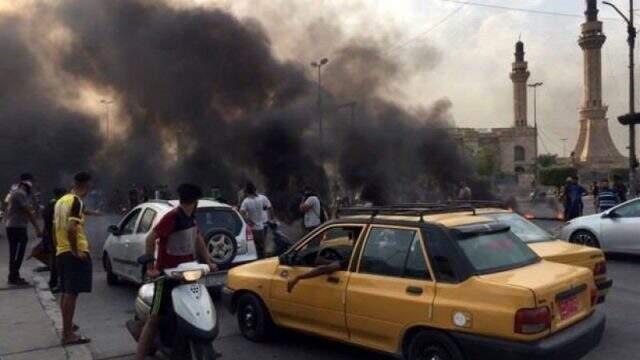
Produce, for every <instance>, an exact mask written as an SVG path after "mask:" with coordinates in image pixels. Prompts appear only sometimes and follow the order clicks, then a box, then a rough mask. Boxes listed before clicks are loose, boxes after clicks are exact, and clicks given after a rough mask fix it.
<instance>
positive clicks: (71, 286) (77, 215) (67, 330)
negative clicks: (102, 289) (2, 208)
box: [5, 172, 95, 345]
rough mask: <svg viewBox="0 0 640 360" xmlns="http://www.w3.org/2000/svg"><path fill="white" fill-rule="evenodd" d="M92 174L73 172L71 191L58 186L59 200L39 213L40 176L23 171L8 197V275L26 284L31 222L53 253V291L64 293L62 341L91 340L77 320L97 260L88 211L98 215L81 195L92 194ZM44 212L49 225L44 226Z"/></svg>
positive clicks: (90, 286) (51, 283) (10, 282)
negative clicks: (92, 253) (92, 250)
mask: <svg viewBox="0 0 640 360" xmlns="http://www.w3.org/2000/svg"><path fill="white" fill-rule="evenodd" d="M90 181H91V176H90V175H89V174H88V173H85V172H81V173H78V174H76V175H75V176H74V181H73V187H72V188H71V190H70V191H66V189H63V188H57V189H55V191H54V198H53V199H52V200H51V201H50V202H49V203H48V204H47V206H46V207H45V209H44V211H40V209H39V208H38V205H37V202H36V201H35V200H34V197H33V195H34V194H33V192H34V191H33V189H34V182H35V178H34V176H33V175H31V174H28V173H24V174H22V175H21V176H20V180H19V182H18V184H16V186H13V187H12V189H11V190H10V192H9V194H8V195H7V196H6V198H5V203H6V213H5V227H6V233H7V239H8V242H9V257H10V258H9V277H8V283H9V284H11V285H27V284H28V283H27V281H26V280H25V279H24V278H22V277H21V276H20V268H21V266H22V261H23V259H24V255H25V251H26V246H27V243H28V241H29V236H28V225H29V223H31V224H32V225H33V227H34V229H35V232H36V235H37V236H38V237H42V239H43V247H44V249H45V251H47V252H49V253H50V254H51V255H50V257H49V269H50V271H51V274H50V279H49V285H50V287H51V289H52V291H54V292H61V293H62V297H61V299H60V308H61V312H62V321H63V334H62V344H63V345H73V344H82V343H87V342H88V341H89V340H88V339H87V338H84V337H82V336H79V335H77V334H76V332H77V330H78V327H77V326H75V325H74V324H73V315H74V313H75V307H76V300H77V297H78V294H80V293H85V292H90V291H91V288H92V263H91V258H90V256H89V242H88V240H87V236H86V233H85V230H84V217H85V214H95V212H91V211H88V210H86V209H85V208H84V204H83V201H82V199H83V198H84V197H85V196H86V195H87V194H88V192H89V182H90ZM40 215H42V220H43V221H42V222H43V223H44V226H43V227H41V226H40V221H39V217H40Z"/></svg>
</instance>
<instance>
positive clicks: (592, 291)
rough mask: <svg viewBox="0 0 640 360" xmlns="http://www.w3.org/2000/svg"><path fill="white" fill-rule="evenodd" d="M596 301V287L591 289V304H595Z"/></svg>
mask: <svg viewBox="0 0 640 360" xmlns="http://www.w3.org/2000/svg"><path fill="white" fill-rule="evenodd" d="M597 303H598V289H596V288H592V289H591V306H595V305H596V304H597Z"/></svg>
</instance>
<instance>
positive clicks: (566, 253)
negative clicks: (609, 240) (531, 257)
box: [474, 202, 613, 303]
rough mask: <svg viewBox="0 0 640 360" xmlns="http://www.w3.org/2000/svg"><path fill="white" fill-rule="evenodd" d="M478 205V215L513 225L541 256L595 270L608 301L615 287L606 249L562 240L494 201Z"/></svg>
mask: <svg viewBox="0 0 640 360" xmlns="http://www.w3.org/2000/svg"><path fill="white" fill-rule="evenodd" d="M496 204H497V203H496ZM474 206H475V207H476V212H477V214H479V215H483V216H486V217H489V218H491V219H494V220H496V221H498V222H501V223H504V224H506V225H509V227H510V228H511V231H512V232H513V233H514V234H516V236H518V237H519V238H520V239H522V241H524V242H525V243H527V245H529V247H530V248H531V249H533V251H535V252H536V254H538V256H540V257H541V258H543V259H545V260H549V261H554V262H559V263H563V264H569V265H576V266H583V267H586V268H587V269H589V270H591V272H592V273H593V276H594V278H595V283H596V286H597V288H598V303H602V302H604V300H605V297H606V295H607V293H608V292H609V290H610V289H611V287H612V286H613V280H611V279H609V278H608V276H607V261H606V259H605V256H604V252H603V251H602V250H600V249H598V248H593V247H589V246H584V245H578V244H572V243H569V242H566V241H562V240H559V239H557V238H555V237H554V236H553V235H551V234H550V233H549V232H547V231H546V230H544V229H542V228H540V227H539V226H538V225H536V224H534V223H533V222H531V221H529V220H528V219H527V218H525V217H523V216H521V215H520V214H518V213H515V212H513V211H512V210H510V209H504V208H501V207H497V206H495V205H491V204H487V205H484V206H486V207H482V206H483V205H482V202H479V204H474ZM479 206H480V207H479Z"/></svg>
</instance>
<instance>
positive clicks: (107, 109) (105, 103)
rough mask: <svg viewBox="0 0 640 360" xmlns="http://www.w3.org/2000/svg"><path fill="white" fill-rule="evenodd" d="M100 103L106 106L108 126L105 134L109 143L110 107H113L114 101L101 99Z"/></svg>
mask: <svg viewBox="0 0 640 360" xmlns="http://www.w3.org/2000/svg"><path fill="white" fill-rule="evenodd" d="M100 103H102V104H104V106H105V108H106V118H105V120H106V126H105V132H106V134H107V136H106V137H107V141H109V140H110V134H109V105H111V104H112V103H113V100H106V99H101V100H100Z"/></svg>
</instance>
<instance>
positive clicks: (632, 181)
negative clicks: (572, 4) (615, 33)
mask: <svg viewBox="0 0 640 360" xmlns="http://www.w3.org/2000/svg"><path fill="white" fill-rule="evenodd" d="M602 3H603V4H605V5H609V6H611V7H612V8H613V10H615V11H616V12H617V13H618V14H619V15H620V16H621V17H622V18H623V19H624V21H625V22H626V23H627V44H628V45H629V115H634V114H635V112H636V109H635V78H634V76H635V75H634V67H635V64H634V49H635V46H636V28H635V26H634V24H633V18H634V13H633V0H629V17H627V16H625V15H624V14H623V13H622V11H620V9H618V7H616V6H615V5H614V4H612V3H610V2H608V1H603V2H602ZM628 125H629V190H630V192H631V196H636V195H637V188H636V162H637V160H636V128H635V123H634V122H630V123H629V124H628Z"/></svg>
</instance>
